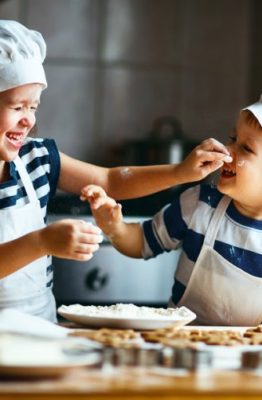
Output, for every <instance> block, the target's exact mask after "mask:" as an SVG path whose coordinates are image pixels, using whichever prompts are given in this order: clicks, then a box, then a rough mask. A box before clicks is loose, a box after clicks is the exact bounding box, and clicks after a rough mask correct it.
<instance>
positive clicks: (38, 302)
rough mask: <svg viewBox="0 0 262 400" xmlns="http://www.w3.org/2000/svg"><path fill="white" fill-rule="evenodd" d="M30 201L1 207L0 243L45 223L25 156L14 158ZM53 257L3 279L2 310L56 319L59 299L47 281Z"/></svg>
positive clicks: (41, 259) (0, 294)
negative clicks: (9, 206) (22, 204)
mask: <svg viewBox="0 0 262 400" xmlns="http://www.w3.org/2000/svg"><path fill="white" fill-rule="evenodd" d="M14 163H15V165H16V168H17V170H18V172H19V175H20V177H21V180H22V182H23V185H24V187H25V190H26V193H27V195H28V199H29V203H27V204H26V205H24V206H22V207H20V208H14V209H6V210H0V243H3V242H7V241H10V240H13V239H16V238H18V237H20V236H23V235H25V234H27V233H29V232H32V231H35V230H38V229H40V228H43V227H44V226H45V223H44V220H43V216H42V214H41V208H40V203H39V200H38V198H37V196H36V193H35V190H34V187H33V184H32V182H31V180H30V177H29V175H28V173H27V171H26V168H25V166H24V165H23V163H22V161H21V159H20V158H19V157H17V158H16V159H15V160H14ZM50 263H51V259H50V257H49V258H48V257H47V256H45V257H41V258H39V259H37V260H35V261H33V262H31V263H30V264H28V265H27V266H25V267H23V268H21V269H19V270H18V271H16V272H14V273H12V274H11V275H9V276H7V277H5V278H3V279H0V309H1V308H7V307H12V308H17V309H20V310H21V311H24V312H26V313H29V314H33V315H37V316H40V317H43V318H45V319H48V320H50V321H53V322H55V321H56V306H55V299H54V296H53V293H52V290H51V288H50V287H46V283H47V266H48V265H50Z"/></svg>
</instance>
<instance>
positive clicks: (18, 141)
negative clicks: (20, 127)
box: [6, 132, 24, 147]
mask: <svg viewBox="0 0 262 400" xmlns="http://www.w3.org/2000/svg"><path fill="white" fill-rule="evenodd" d="M6 137H7V139H8V142H9V143H11V144H12V145H13V146H15V147H21V146H22V144H23V141H24V134H23V133H21V132H7V133H6Z"/></svg>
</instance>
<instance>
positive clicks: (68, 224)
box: [40, 219, 103, 261]
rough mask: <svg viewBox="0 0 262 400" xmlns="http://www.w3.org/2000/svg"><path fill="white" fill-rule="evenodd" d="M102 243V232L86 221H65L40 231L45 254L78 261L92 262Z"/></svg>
mask: <svg viewBox="0 0 262 400" xmlns="http://www.w3.org/2000/svg"><path fill="white" fill-rule="evenodd" d="M102 241H103V236H102V235H101V230H100V229H99V228H98V227H97V226H94V225H92V224H91V223H88V222H86V221H84V220H83V221H82V220H74V219H64V220H61V221H58V222H54V223H53V224H50V225H48V226H47V227H46V228H44V229H42V230H41V231H40V245H41V246H44V249H45V254H51V255H53V256H56V257H61V258H67V259H73V260H78V261H87V260H90V259H91V258H92V257H93V253H94V252H95V251H97V250H98V249H99V243H101V242H102Z"/></svg>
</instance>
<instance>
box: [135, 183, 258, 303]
mask: <svg viewBox="0 0 262 400" xmlns="http://www.w3.org/2000/svg"><path fill="white" fill-rule="evenodd" d="M221 197H222V194H221V193H220V192H219V191H218V190H217V189H216V188H215V187H214V186H209V185H198V186H195V187H193V188H190V189H188V190H186V191H185V192H183V193H182V194H181V195H180V197H178V198H177V199H176V200H175V201H173V202H172V203H171V204H169V205H167V206H166V207H164V208H163V209H162V210H160V211H159V212H158V213H157V214H156V215H155V216H154V217H153V218H152V219H151V220H148V221H145V222H144V224H143V229H144V250H143V256H144V258H145V259H148V258H151V257H155V256H157V255H158V254H160V253H163V252H164V251H170V250H175V249H178V248H180V247H181V248H182V253H181V257H180V260H179V263H178V267H177V270H176V274H175V282H174V285H173V289H172V300H173V302H174V303H175V304H177V303H178V302H179V300H180V299H181V297H182V295H183V293H184V291H185V288H186V286H187V284H188V281H189V278H190V276H191V273H192V271H193V268H194V265H195V262H196V260H197V258H198V255H199V253H200V250H201V248H202V245H203V242H204V237H205V234H206V231H207V227H208V225H209V222H210V220H211V218H212V216H213V213H214V210H215V208H216V207H217V205H218V203H219V201H220V199H221ZM214 250H215V251H217V252H218V253H219V254H220V255H221V256H222V257H224V258H225V259H226V260H228V261H229V262H230V263H231V264H233V265H235V267H236V268H240V269H242V270H243V271H245V272H246V273H248V274H250V275H253V276H256V277H261V278H262V221H258V220H254V219H252V218H249V217H245V216H243V215H241V214H240V213H239V212H238V210H237V209H236V208H235V206H234V204H233V201H232V202H231V203H230V204H229V206H228V208H227V210H226V213H225V214H224V216H223V220H222V221H221V225H220V228H219V230H218V232H217V236H216V240H215V243H214ZM232 285H233V283H232Z"/></svg>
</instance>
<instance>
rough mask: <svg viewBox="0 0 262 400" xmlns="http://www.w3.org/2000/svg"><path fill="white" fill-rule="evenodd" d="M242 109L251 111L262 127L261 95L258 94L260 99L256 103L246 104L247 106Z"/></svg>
mask: <svg viewBox="0 0 262 400" xmlns="http://www.w3.org/2000/svg"><path fill="white" fill-rule="evenodd" d="M244 110H249V111H251V112H252V114H253V115H254V116H255V117H256V119H257V120H258V122H259V124H260V126H261V127H262V95H261V96H260V99H259V100H258V101H257V102H256V103H254V104H251V105H250V106H247V107H245V108H243V110H242V111H244Z"/></svg>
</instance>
